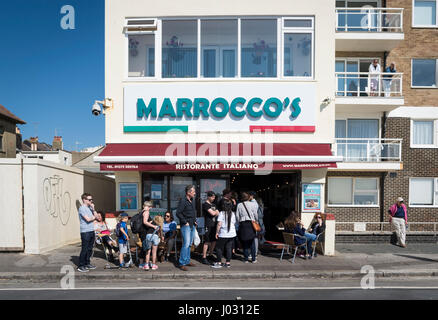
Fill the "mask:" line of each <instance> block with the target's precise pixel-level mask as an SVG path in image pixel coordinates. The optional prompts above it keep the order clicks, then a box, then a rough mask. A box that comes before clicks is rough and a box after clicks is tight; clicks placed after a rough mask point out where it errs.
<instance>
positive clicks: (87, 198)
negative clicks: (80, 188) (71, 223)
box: [77, 193, 98, 272]
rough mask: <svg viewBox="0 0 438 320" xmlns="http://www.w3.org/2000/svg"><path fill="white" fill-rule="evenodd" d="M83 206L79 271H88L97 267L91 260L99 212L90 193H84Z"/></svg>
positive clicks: (79, 211) (81, 208)
mask: <svg viewBox="0 0 438 320" xmlns="http://www.w3.org/2000/svg"><path fill="white" fill-rule="evenodd" d="M81 199H82V206H80V207H79V210H78V214H79V225H80V232H81V242H82V246H81V253H80V254H79V266H78V269H77V270H78V271H79V272H88V271H89V270H93V269H96V267H95V266H93V265H92V264H91V262H90V258H91V255H92V253H93V246H94V240H95V234H94V221H95V220H97V218H98V213H97V212H96V210H95V209H94V202H93V196H92V195H91V194H89V193H84V194H82V196H81Z"/></svg>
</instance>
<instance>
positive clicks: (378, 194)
mask: <svg viewBox="0 0 438 320" xmlns="http://www.w3.org/2000/svg"><path fill="white" fill-rule="evenodd" d="M345 178H349V179H352V184H351V186H352V190H351V200H352V204H333V203H332V204H331V203H330V190H328V184H329V183H328V180H330V179H345ZM356 179H375V180H376V185H377V189H376V190H365V192H367V191H370V192H377V201H376V202H377V204H354V196H355V190H356ZM362 192H363V191H362ZM327 207H338V208H351V207H354V208H380V178H379V177H359V176H354V177H339V176H338V177H327Z"/></svg>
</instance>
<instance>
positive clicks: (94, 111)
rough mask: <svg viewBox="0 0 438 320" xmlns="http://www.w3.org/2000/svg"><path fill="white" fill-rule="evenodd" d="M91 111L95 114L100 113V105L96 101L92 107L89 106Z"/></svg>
mask: <svg viewBox="0 0 438 320" xmlns="http://www.w3.org/2000/svg"><path fill="white" fill-rule="evenodd" d="M91 112H92V113H93V115H95V116H98V115H100V113H101V112H102V109H101V108H100V105H99V104H98V103H97V102H96V103H95V104H94V105H93V108H91Z"/></svg>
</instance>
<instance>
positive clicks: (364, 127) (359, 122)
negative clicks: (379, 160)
mask: <svg viewBox="0 0 438 320" xmlns="http://www.w3.org/2000/svg"><path fill="white" fill-rule="evenodd" d="M347 137H348V138H361V139H363V138H368V139H369V140H351V141H350V144H349V145H348V147H347V156H348V158H349V159H351V160H352V161H367V160H369V159H368V156H369V155H370V154H369V153H368V152H369V151H370V150H374V149H375V147H376V144H378V142H379V141H378V138H379V120H377V119H375V120H374V119H366V120H364V119H349V120H348V132H347ZM367 150H368V152H367Z"/></svg>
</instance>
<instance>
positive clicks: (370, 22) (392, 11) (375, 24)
mask: <svg viewBox="0 0 438 320" xmlns="http://www.w3.org/2000/svg"><path fill="white" fill-rule="evenodd" d="M336 31H342V32H398V33H401V32H403V9H402V8H369V7H367V8H336Z"/></svg>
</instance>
